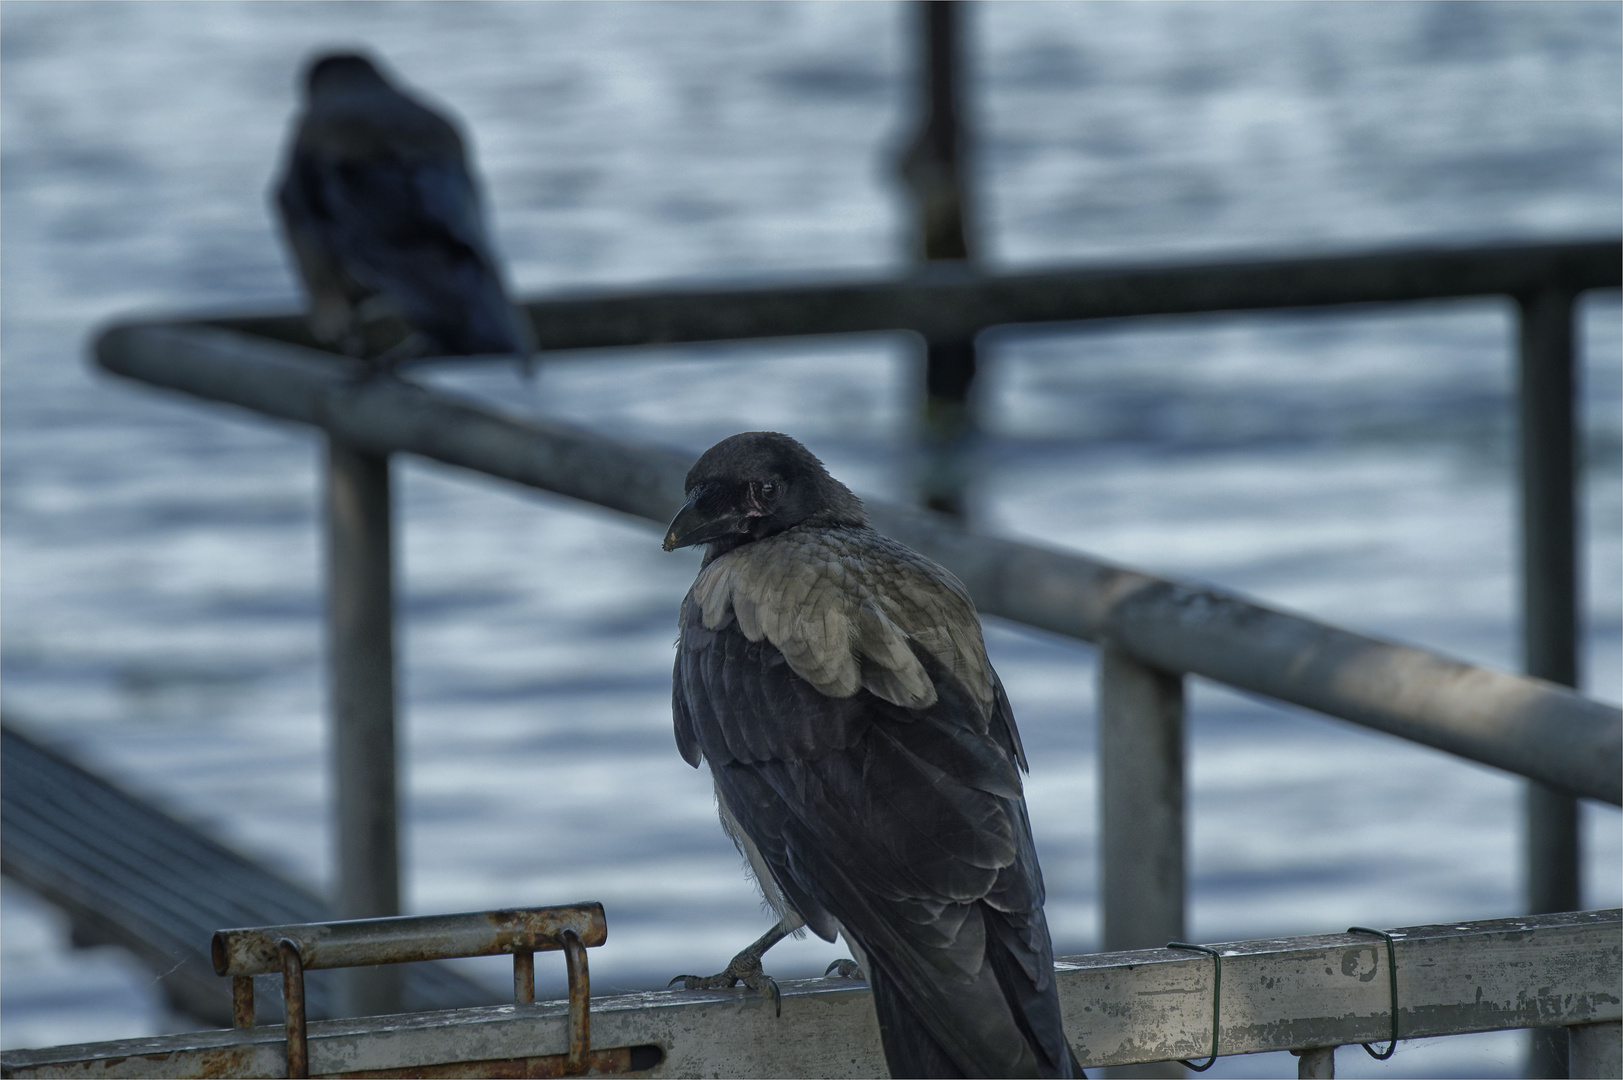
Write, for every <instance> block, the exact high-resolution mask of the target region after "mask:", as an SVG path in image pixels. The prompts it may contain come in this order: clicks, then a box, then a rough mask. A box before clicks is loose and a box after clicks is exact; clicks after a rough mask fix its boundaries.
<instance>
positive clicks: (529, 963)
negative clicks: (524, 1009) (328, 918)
mask: <svg viewBox="0 0 1623 1080" xmlns="http://www.w3.org/2000/svg"><path fill="white" fill-rule="evenodd" d="M513 1000H514V1001H516V1002H518V1003H519V1004H520V1005H532V1004H534V1003H535V953H533V952H530V951H529V950H528V949H514V950H513Z"/></svg>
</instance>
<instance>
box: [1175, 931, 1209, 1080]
mask: <svg viewBox="0 0 1623 1080" xmlns="http://www.w3.org/2000/svg"><path fill="white" fill-rule="evenodd" d="M1166 947H1167V948H1169V949H1191V950H1193V951H1195V952H1203V953H1205V954H1206V955H1207V956H1210V957H1211V958H1212V962H1213V963H1214V964H1216V965H1217V968H1216V972H1215V974H1214V975H1213V976H1212V1056H1211V1057H1209V1058H1207V1059H1206V1061H1205V1063H1204V1064H1201V1065H1196V1064H1195V1063H1194V1062H1193V1061H1189V1060H1187V1059H1180V1062H1179V1063H1180V1064H1181V1065H1183V1067H1184V1068H1186V1069H1193V1070H1194V1071H1195V1072H1205V1071H1206V1070H1207V1069H1209V1068H1211V1067H1212V1066H1213V1065H1214V1064H1216V1062H1217V1019H1218V1010H1219V1008H1220V1007H1221V1006H1222V1003H1223V954H1222V953H1220V952H1218V951H1217V950H1216V949H1213V948H1209V947H1207V946H1205V945H1191V944H1189V942H1187V941H1169V942H1167V945H1166Z"/></svg>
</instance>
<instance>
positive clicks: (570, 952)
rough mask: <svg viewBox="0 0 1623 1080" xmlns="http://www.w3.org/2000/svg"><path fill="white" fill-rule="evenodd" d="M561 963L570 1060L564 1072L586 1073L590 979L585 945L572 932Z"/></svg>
mask: <svg viewBox="0 0 1623 1080" xmlns="http://www.w3.org/2000/svg"><path fill="white" fill-rule="evenodd" d="M559 937H560V938H561V939H562V940H563V947H564V963H565V965H566V966H567V967H568V969H569V1057H568V1058H567V1059H566V1061H565V1062H564V1071H565V1072H567V1073H569V1074H570V1075H575V1074H578V1073H583V1072H585V1071H586V1065H587V1061H586V1055H587V1052H588V1051H590V1050H591V1048H592V980H591V976H590V975H589V974H588V973H587V970H586V944H585V942H583V941H582V940H581V937H580V935H579V934H577V933H575V931H573V930H565V931H563V933H562V934H560V935H559Z"/></svg>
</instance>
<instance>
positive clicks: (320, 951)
mask: <svg viewBox="0 0 1623 1080" xmlns="http://www.w3.org/2000/svg"><path fill="white" fill-rule="evenodd" d="M607 937H608V924H607V920H606V919H605V918H604V915H603V905H602V904H575V905H572V906H568V907H553V908H523V909H516V910H506V911H480V912H469V913H467V914H462V915H424V916H406V917H398V918H383V919H350V920H346V921H343V922H330V923H299V924H294V925H289V926H261V927H249V928H244V929H237V930H217V931H215V933H214V940H213V943H212V948H211V951H212V954H213V958H214V970H215V971H216V972H217V973H218V974H220V975H229V976H230V977H231V1021H232V1024H233V1025H234V1026H236V1027H239V1028H249V1027H253V1026H254V978H253V977H254V976H255V975H265V974H272V973H275V972H280V973H281V975H282V1001H283V1004H284V1007H285V1011H286V1014H287V1024H286V1028H287V1075H288V1076H290V1077H299V1078H305V1077H308V1076H309V1075H310V1048H309V1039H308V1035H307V1025H306V1016H305V998H304V973H305V971H306V970H307V969H312V968H343V967H366V966H370V965H373V964H391V963H402V962H406V961H414V960H449V959H452V958H455V957H462V956H493V955H497V954H500V953H509V952H510V953H512V954H513V998H514V1000H516V1001H517V1002H518V1003H519V1004H520V1005H530V1004H533V1003H534V1002H535V954H536V953H537V952H551V951H559V950H561V951H562V952H563V954H564V963H565V967H566V968H567V970H568V973H569V1051H568V1053H567V1054H563V1055H559V1056H560V1057H562V1058H563V1061H562V1063H561V1071H562V1073H563V1075H565V1076H576V1075H579V1074H581V1073H584V1072H586V1071H587V1069H588V1068H589V1067H591V1066H592V1065H593V1064H594V1058H595V1057H601V1056H602V1055H593V1054H592V1027H591V1020H592V1017H591V1013H592V990H591V977H590V975H589V973H588V970H587V964H586V949H587V947H588V946H595V945H601V944H603V942H604V941H605V940H606V939H607ZM603 1064H607V1063H606V1062H604V1063H603ZM615 1071H618V1070H615Z"/></svg>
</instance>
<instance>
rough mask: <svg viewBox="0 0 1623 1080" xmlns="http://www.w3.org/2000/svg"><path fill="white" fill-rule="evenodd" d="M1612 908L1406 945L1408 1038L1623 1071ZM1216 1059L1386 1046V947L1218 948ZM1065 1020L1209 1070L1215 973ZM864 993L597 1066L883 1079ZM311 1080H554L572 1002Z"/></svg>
mask: <svg viewBox="0 0 1623 1080" xmlns="http://www.w3.org/2000/svg"><path fill="white" fill-rule="evenodd" d="M1620 914H1623V913H1620V912H1619V911H1617V910H1615V909H1614V910H1611V911H1591V912H1576V913H1570V914H1565V915H1554V916H1548V917H1543V918H1536V919H1535V918H1528V919H1498V920H1491V921H1485V922H1474V923H1460V924H1456V925H1442V926H1417V927H1408V928H1404V929H1400V930H1394V931H1391V933H1392V936H1393V938H1394V947H1393V955H1394V957H1395V959H1396V961H1397V963H1396V968H1395V971H1396V976H1397V984H1398V988H1399V993H1398V1001H1397V1012H1396V1020H1397V1026H1398V1031H1399V1034H1400V1037H1401V1038H1403V1039H1414V1038H1429V1037H1434V1036H1438V1035H1453V1034H1461V1033H1465V1032H1473V1031H1498V1030H1506V1029H1511V1028H1525V1027H1545V1026H1564V1027H1567V1028H1568V1029H1569V1030H1571V1031H1573V1032H1574V1034H1575V1036H1576V1037H1575V1038H1574V1039H1573V1047H1574V1054H1573V1062H1572V1064H1573V1070H1574V1071H1573V1075H1575V1076H1607V1075H1617V1071H1616V1070H1617V1069H1618V1067H1619V1064H1620V1061H1619V1052H1620V1043H1619V1033H1618V1032H1619V1028H1618V1022H1619V1020H1620V1018H1623V1002H1620V1000H1619V993H1618V985H1619V981H1620V979H1623V963H1620V961H1623V957H1620V947H1623V921H1620ZM1216 949H1217V950H1218V952H1220V953H1221V955H1222V965H1223V978H1222V994H1221V998H1220V1009H1219V1015H1218V1023H1217V1032H1216V1041H1217V1049H1218V1051H1219V1052H1220V1053H1221V1054H1225V1055H1227V1054H1254V1053H1263V1052H1268V1051H1282V1050H1298V1051H1309V1052H1310V1053H1312V1054H1313V1057H1312V1058H1311V1059H1310V1060H1316V1061H1318V1062H1320V1063H1322V1062H1323V1060H1324V1058H1325V1057H1326V1056H1327V1055H1326V1053H1325V1052H1326V1051H1329V1052H1330V1053H1333V1051H1334V1048H1335V1047H1337V1046H1347V1045H1349V1044H1355V1043H1361V1042H1376V1041H1384V1040H1386V1039H1387V1038H1389V1037H1390V1035H1391V1032H1392V1027H1393V1002H1392V995H1391V990H1390V985H1391V983H1390V975H1391V973H1392V970H1393V969H1390V968H1389V967H1388V961H1387V950H1386V946H1385V944H1384V943H1383V942H1382V941H1381V940H1380V939H1379V938H1372V937H1371V936H1370V935H1367V934H1353V933H1347V934H1325V935H1316V936H1311V937H1298V938H1274V939H1266V940H1261V941H1243V942H1232V943H1227V944H1222V945H1218V946H1216ZM1055 966H1056V973H1057V977H1058V982H1059V990H1060V1005H1061V1008H1062V1009H1063V1011H1064V1016H1065V1024H1066V1030H1067V1032H1068V1033H1069V1035H1070V1037H1071V1040H1072V1042H1073V1045H1074V1046H1075V1048H1076V1052H1077V1056H1078V1058H1079V1059H1080V1060H1081V1062H1082V1064H1083V1065H1084V1066H1086V1067H1088V1068H1095V1067H1098V1066H1104V1065H1122V1064H1132V1063H1138V1062H1152V1061H1169V1060H1173V1059H1176V1058H1187V1057H1192V1056H1203V1055H1204V1054H1205V1053H1206V1052H1208V1051H1209V1050H1210V1048H1211V1046H1212V1041H1213V1034H1214V1033H1213V1031H1212V1020H1213V1017H1212V998H1213V989H1214V987H1213V981H1214V974H1215V973H1214V965H1213V962H1212V960H1211V959H1210V958H1209V957H1207V956H1204V955H1201V954H1199V953H1191V952H1186V951H1181V950H1170V949H1145V950H1140V951H1135V952H1116V953H1101V954H1097V955H1093V956H1077V957H1066V958H1063V959H1061V960H1059V961H1058V962H1057V964H1056V965H1055ZM869 997H870V994H869V991H868V989H867V987H866V986H864V985H862V984H860V983H856V982H854V981H853V980H847V979H838V978H834V979H810V980H804V981H800V982H793V983H790V982H786V983H784V984H782V1014H781V1016H775V1015H774V1013H773V1010H772V1008H771V1006H770V1004H769V1003H768V1002H766V1001H765V999H762V998H759V997H757V996H755V995H754V994H753V993H751V992H748V991H712V992H706V991H681V990H672V991H653V992H648V993H640V994H623V995H617V996H613V997H603V998H598V999H597V1000H595V1001H594V1002H593V1004H592V1011H591V1030H592V1038H593V1043H594V1046H595V1047H596V1048H598V1049H596V1050H595V1051H594V1052H595V1053H597V1054H599V1055H600V1057H598V1058H596V1059H594V1061H593V1065H594V1067H595V1069H596V1071H600V1072H628V1073H636V1074H637V1075H643V1076H659V1077H664V1076H713V1075H724V1076H786V1077H789V1076H828V1077H843V1076H883V1075H885V1065H884V1058H883V1055H882V1053H881V1052H880V1047H879V1037H878V1030H877V1026H876V1023H875V1020H874V1012H873V1006H872V1004H871V1002H870V1001H869ZM308 1039H309V1066H310V1072H311V1074H312V1075H315V1076H377V1075H389V1076H436V1077H450V1076H546V1075H558V1071H557V1069H556V1064H555V1063H556V1062H557V1061H558V1059H559V1057H560V1056H561V1055H563V1054H565V1053H566V1052H567V1049H568V1046H569V1009H568V1006H567V1004H566V1003H564V1002H547V1003H543V1004H537V1005H507V1006H497V1007H489V1008H479V1009H461V1010H456V1011H453V1012H440V1013H418V1014H413V1015H405V1016H391V1017H387V1018H371V1019H360V1020H336V1021H326V1022H320V1023H315V1024H311V1025H310V1027H309V1032H308ZM284 1054H285V1050H284V1046H283V1033H282V1032H281V1031H280V1030H278V1029H275V1028H269V1029H267V1028H257V1029H252V1030H236V1031H218V1032H203V1033H197V1034H191V1035H166V1036H160V1037H157V1038H151V1039H134V1040H124V1041H119V1042H108V1043H93V1044H86V1045H81V1046H64V1047H53V1048H51V1049H47V1050H17V1051H8V1052H6V1053H4V1054H0V1076H5V1077H19V1078H21V1077H65V1076H72V1077H130V1076H140V1077H183V1076H212V1077H231V1076H279V1075H282V1070H283V1068H284V1066H285V1063H286V1059H285V1057H284Z"/></svg>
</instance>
